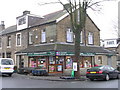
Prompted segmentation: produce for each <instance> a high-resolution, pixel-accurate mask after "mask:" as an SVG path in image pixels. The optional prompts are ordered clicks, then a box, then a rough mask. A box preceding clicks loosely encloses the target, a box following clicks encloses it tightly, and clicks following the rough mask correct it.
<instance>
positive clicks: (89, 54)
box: [56, 52, 95, 56]
mask: <svg viewBox="0 0 120 90" xmlns="http://www.w3.org/2000/svg"><path fill="white" fill-rule="evenodd" d="M56 55H57V56H74V55H75V53H74V52H56ZM80 55H81V56H95V54H94V53H80Z"/></svg>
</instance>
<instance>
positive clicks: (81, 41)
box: [80, 31, 83, 43]
mask: <svg viewBox="0 0 120 90" xmlns="http://www.w3.org/2000/svg"><path fill="white" fill-rule="evenodd" d="M80 43H83V32H82V31H81V33H80Z"/></svg>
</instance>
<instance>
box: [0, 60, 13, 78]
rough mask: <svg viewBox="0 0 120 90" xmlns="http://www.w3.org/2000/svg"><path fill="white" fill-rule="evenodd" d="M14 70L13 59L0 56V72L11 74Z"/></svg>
mask: <svg viewBox="0 0 120 90" xmlns="http://www.w3.org/2000/svg"><path fill="white" fill-rule="evenodd" d="M13 72H14V61H13V59H11V58H0V74H2V75H3V74H8V75H9V76H12V74H13Z"/></svg>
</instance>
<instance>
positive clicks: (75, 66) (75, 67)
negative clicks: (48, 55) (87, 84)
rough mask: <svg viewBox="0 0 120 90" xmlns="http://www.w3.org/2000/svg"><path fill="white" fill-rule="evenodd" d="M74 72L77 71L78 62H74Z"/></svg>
mask: <svg viewBox="0 0 120 90" xmlns="http://www.w3.org/2000/svg"><path fill="white" fill-rule="evenodd" d="M73 70H74V71H77V62H73Z"/></svg>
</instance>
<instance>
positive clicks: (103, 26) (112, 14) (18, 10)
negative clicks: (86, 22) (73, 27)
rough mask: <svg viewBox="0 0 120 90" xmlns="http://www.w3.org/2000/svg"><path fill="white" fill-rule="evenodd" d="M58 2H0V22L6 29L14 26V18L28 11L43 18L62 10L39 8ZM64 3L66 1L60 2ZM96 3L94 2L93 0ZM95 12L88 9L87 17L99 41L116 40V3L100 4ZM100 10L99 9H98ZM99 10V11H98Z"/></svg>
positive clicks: (33, 0) (30, 0)
mask: <svg viewBox="0 0 120 90" xmlns="http://www.w3.org/2000/svg"><path fill="white" fill-rule="evenodd" d="M57 1H58V0H0V21H5V26H6V28H7V27H9V26H12V25H15V24H16V17H18V16H20V15H22V13H23V11H25V10H28V11H30V12H31V14H35V15H40V16H43V15H45V14H49V13H52V12H55V11H58V10H61V9H63V7H62V5H61V4H49V5H43V6H40V4H42V3H46V2H57ZM61 1H62V2H64V3H66V2H67V0H66V1H65V0H61ZM95 1H96V0H95ZM94 8H95V9H96V11H93V10H92V9H88V11H87V12H88V15H89V16H90V17H91V19H92V20H93V21H94V22H95V24H96V25H97V26H98V28H100V30H101V31H100V35H101V39H111V38H117V31H116V30H117V19H118V1H117V0H115V1H114V0H110V1H105V2H102V3H100V6H99V7H98V8H96V7H94ZM100 8H101V9H100ZM99 10H100V11H99Z"/></svg>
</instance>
